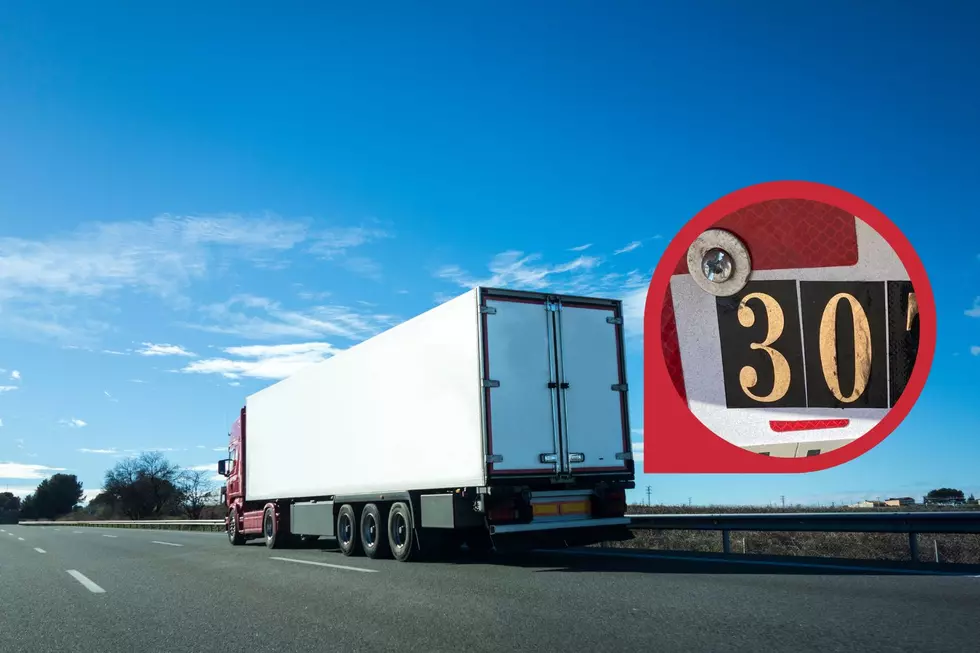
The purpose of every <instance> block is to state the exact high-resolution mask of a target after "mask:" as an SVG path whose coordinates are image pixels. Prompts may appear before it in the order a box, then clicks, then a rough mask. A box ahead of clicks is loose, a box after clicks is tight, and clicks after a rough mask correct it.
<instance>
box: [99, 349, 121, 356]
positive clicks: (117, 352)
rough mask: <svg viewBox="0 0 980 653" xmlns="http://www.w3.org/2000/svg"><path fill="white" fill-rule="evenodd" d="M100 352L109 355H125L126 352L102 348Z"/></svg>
mask: <svg viewBox="0 0 980 653" xmlns="http://www.w3.org/2000/svg"><path fill="white" fill-rule="evenodd" d="M102 353H103V354H109V355H111V356H125V355H126V352H124V351H116V350H115V349H103V350H102Z"/></svg>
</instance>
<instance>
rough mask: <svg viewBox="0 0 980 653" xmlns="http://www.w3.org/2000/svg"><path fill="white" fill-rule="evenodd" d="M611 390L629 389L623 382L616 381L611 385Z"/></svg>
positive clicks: (621, 390)
mask: <svg viewBox="0 0 980 653" xmlns="http://www.w3.org/2000/svg"><path fill="white" fill-rule="evenodd" d="M611 389H612V391H613V392H626V391H628V390H629V386H628V385H627V384H625V383H616V384H614V385H612V386H611Z"/></svg>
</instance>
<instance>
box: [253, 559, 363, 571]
mask: <svg viewBox="0 0 980 653" xmlns="http://www.w3.org/2000/svg"><path fill="white" fill-rule="evenodd" d="M269 559H270V560H281V561H283V562H298V563H299V564H301V565H316V566H317V567H330V568H332V569H346V570H347V571H363V572H364V573H367V574H376V573H378V570H377V569H363V568H362V567H348V566H347V565H332V564H330V563H329V562H314V561H313V560H297V559H296V558H279V557H276V556H270V558H269Z"/></svg>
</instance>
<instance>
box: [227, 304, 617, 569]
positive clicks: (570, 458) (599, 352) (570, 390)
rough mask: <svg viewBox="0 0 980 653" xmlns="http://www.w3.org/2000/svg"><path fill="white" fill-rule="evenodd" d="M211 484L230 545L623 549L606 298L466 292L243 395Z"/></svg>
mask: <svg viewBox="0 0 980 653" xmlns="http://www.w3.org/2000/svg"><path fill="white" fill-rule="evenodd" d="M218 472H219V474H221V475H223V476H225V477H226V483H225V485H224V486H223V487H222V488H221V493H222V502H223V504H224V506H225V507H226V509H227V516H226V519H225V525H226V531H227V535H228V539H229V541H230V542H231V544H232V545H235V546H238V545H241V544H244V543H245V542H246V541H247V540H252V539H264V540H265V544H266V546H268V547H270V548H279V547H284V546H290V545H293V544H295V543H297V542H300V541H304V540H316V539H319V538H327V539H335V540H336V541H337V548H339V550H340V552H341V553H343V554H344V555H346V556H356V555H365V556H368V557H370V558H391V557H393V558H395V559H396V560H399V561H403V562H404V561H409V560H413V559H417V558H420V557H430V556H431V557H439V556H442V555H445V554H447V553H448V552H449V551H454V550H457V549H462V548H464V547H465V548H468V549H471V550H477V551H482V552H489V551H492V550H493V549H514V548H516V549H525V548H529V547H530V548H554V547H565V546H583V545H588V544H594V543H599V542H603V541H622V540H628V539H630V538H632V533H631V531H630V529H629V518H628V517H627V516H626V490H628V489H632V488H633V487H634V486H635V485H634V483H635V480H634V461H633V453H632V447H631V438H630V424H629V405H628V387H627V380H626V362H625V336H624V330H623V307H622V302H621V301H620V300H616V299H601V298H592V297H577V296H569V295H556V294H549V293H542V292H527V291H518V290H506V289H500V288H486V287H478V288H474V289H472V290H470V291H468V292H466V293H464V294H462V295H460V296H458V297H456V298H454V299H451V300H449V301H447V302H445V303H443V304H440V305H438V306H436V307H434V308H432V309H430V310H428V311H426V312H424V313H422V314H420V315H418V316H416V317H414V318H412V319H409V320H407V321H405V322H402V323H401V324H398V325H397V326H394V327H392V328H390V329H388V330H387V331H384V332H382V333H380V334H378V335H375V336H373V337H371V338H368V339H367V340H365V341H363V342H361V343H359V344H356V345H354V346H352V347H350V348H349V349H345V350H343V351H341V352H339V353H337V354H336V355H334V356H332V357H331V358H328V359H326V360H324V361H321V362H318V363H315V364H311V365H309V366H306V367H304V368H302V369H300V370H299V371H297V372H296V373H295V374H293V375H292V376H289V377H287V378H285V379H283V380H281V381H278V382H276V383H274V384H272V385H270V386H268V387H266V388H264V389H262V390H259V391H258V392H256V393H254V394H252V395H250V396H248V397H246V399H245V406H244V407H242V408H241V410H240V414H239V416H238V418H237V419H236V420H235V422H234V424H233V425H232V427H231V430H230V434H229V443H228V454H227V458H225V459H222V460H220V461H219V462H218Z"/></svg>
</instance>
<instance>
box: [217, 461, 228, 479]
mask: <svg viewBox="0 0 980 653" xmlns="http://www.w3.org/2000/svg"><path fill="white" fill-rule="evenodd" d="M227 464H228V461H227V460H219V461H218V473H219V474H221V475H222V476H227V475H228V474H227Z"/></svg>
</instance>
